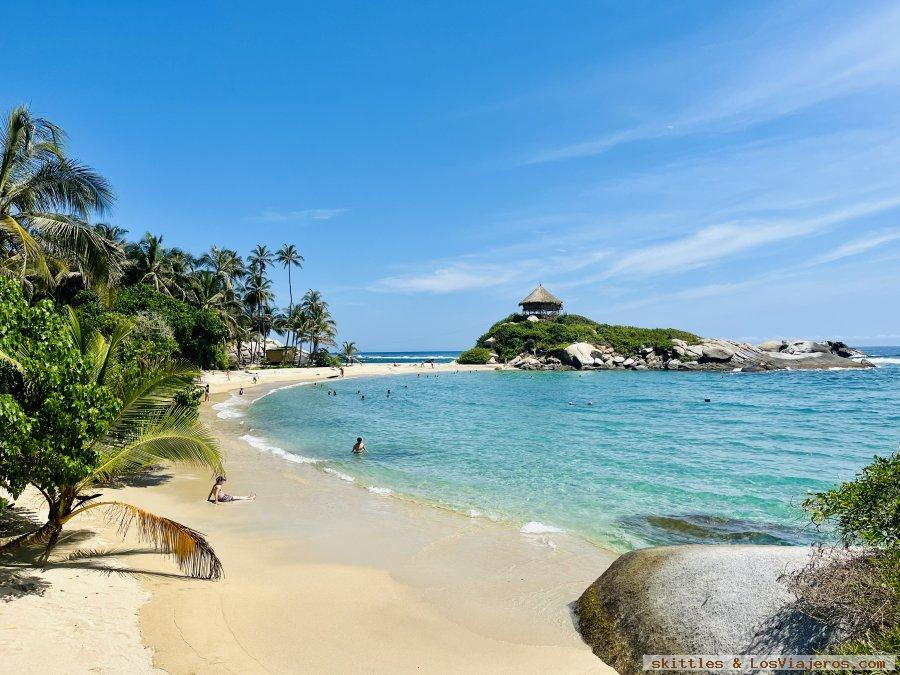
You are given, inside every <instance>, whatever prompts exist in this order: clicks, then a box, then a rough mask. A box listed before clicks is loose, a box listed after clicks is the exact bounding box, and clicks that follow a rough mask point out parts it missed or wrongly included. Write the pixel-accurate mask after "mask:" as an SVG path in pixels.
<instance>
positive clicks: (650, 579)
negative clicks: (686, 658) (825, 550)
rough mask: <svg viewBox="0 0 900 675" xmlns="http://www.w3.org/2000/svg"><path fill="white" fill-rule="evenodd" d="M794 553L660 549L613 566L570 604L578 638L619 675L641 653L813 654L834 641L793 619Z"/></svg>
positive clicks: (797, 560) (798, 616)
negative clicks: (789, 581)
mask: <svg viewBox="0 0 900 675" xmlns="http://www.w3.org/2000/svg"><path fill="white" fill-rule="evenodd" d="M809 556H810V549H808V548H805V547H795V546H728V545H721V546H719V545H717V546H703V545H696V546H666V547H659V548H646V549H641V550H638V551H633V552H631V553H627V554H625V555H623V556H621V557H620V558H618V559H617V560H616V561H615V562H614V563H613V564H612V565H611V566H610V567H609V569H608V570H606V572H604V573H603V575H602V576H601V577H600V578H599V579H597V581H595V582H594V583H593V584H591V586H589V587H588V589H587V590H586V591H585V592H584V594H583V595H582V596H581V598H579V599H578V602H577V603H576V612H577V614H578V618H579V624H580V630H581V634H582V636H583V637H584V639H585V641H586V642H587V643H588V644H589V645H590V646H591V647H592V649H593V650H594V653H595V654H596V655H597V656H599V657H600V658H601V659H603V660H604V661H605V662H606V663H608V664H609V665H611V666H613V667H614V668H615V669H616V670H617V671H619V673H622V674H628V673H642V669H643V655H644V654H648V655H649V654H814V653H816V650H817V649H821V648H824V647H826V646H827V645H829V644H833V642H834V641H835V640H838V639H840V638H841V636H839V635H837V634H835V632H834V629H832V628H829V627H826V626H824V625H823V624H821V623H818V622H816V621H814V620H813V619H811V618H809V617H808V616H806V615H804V614H802V613H801V612H799V611H798V609H797V606H796V601H795V599H794V597H793V595H792V594H791V593H790V592H789V590H788V588H787V585H786V584H785V582H784V580H783V579H782V576H783V575H785V574H786V573H789V572H792V571H794V570H797V569H799V568H801V567H802V566H803V565H805V564H806V563H807V561H808V560H809Z"/></svg>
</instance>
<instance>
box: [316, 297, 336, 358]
mask: <svg viewBox="0 0 900 675" xmlns="http://www.w3.org/2000/svg"><path fill="white" fill-rule="evenodd" d="M310 320H311V322H312V325H311V326H310V339H311V340H312V349H311V352H312V353H313V354H315V353H316V352H318V351H319V346H320V345H333V344H334V337H335V334H336V333H337V327H336V324H335V321H334V319H332V318H331V312H329V311H328V307H327V306H325V307H322V308H320V309H319V310H318V311H317V312H315V313H313V314H311V315H310Z"/></svg>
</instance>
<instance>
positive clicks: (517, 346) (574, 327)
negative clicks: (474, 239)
mask: <svg viewBox="0 0 900 675" xmlns="http://www.w3.org/2000/svg"><path fill="white" fill-rule="evenodd" d="M489 338H494V342H492V343H491V344H486V341H487V340H488V339H489ZM672 338H678V339H681V340H684V341H685V342H687V343H689V344H693V343H697V342H699V341H700V338H699V337H698V336H696V335H694V334H693V333H688V332H687V331H683V330H678V329H676V328H636V327H635V326H613V325H610V324H607V323H597V322H596V321H592V320H591V319H588V318H587V317H584V316H579V315H577V314H562V315H560V316H559V318H557V319H556V320H548V321H534V322H532V321H526V319H525V315H524V314H510V315H509V316H508V317H506V318H505V319H503V320H502V321H498V322H497V323H495V324H494V325H493V326H491V327H490V329H489V330H488V331H487V332H486V333H485V334H484V335H482V336H481V337H480V338H478V342H477V343H476V345H475V347H473V348H472V349H469V350H467V351H465V352H463V353H462V354H461V355H460V358H459V362H460V363H487V361H488V359H489V358H490V352H491V351H494V352H496V353H497V354H498V355H499V356H500V360H501V361H508V360H509V359H512V358H514V357H515V356H518V355H519V354H521V353H522V352H526V351H528V352H535V351H536V352H537V353H538V354H541V353H543V354H554V353H556V352H560V351H562V350H563V349H565V348H566V347H568V346H569V345H570V344H572V343H573V342H590V343H592V344H604V345H609V346H610V347H612V348H613V349H615V350H616V352H617V353H619V354H623V355H630V354H635V353H637V352H638V350H640V349H641V348H642V347H654V348H656V349H670V348H671V347H672Z"/></svg>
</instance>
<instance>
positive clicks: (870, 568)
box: [792, 453, 900, 654]
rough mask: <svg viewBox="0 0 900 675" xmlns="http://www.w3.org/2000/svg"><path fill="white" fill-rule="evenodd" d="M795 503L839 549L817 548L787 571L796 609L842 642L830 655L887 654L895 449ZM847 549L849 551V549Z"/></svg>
mask: <svg viewBox="0 0 900 675" xmlns="http://www.w3.org/2000/svg"><path fill="white" fill-rule="evenodd" d="M803 507H804V508H805V509H806V510H807V512H808V513H809V514H810V517H811V519H812V522H813V524H814V525H815V526H816V527H817V528H822V527H824V528H825V532H827V533H828V534H836V535H837V536H838V537H839V539H840V542H841V544H842V549H835V548H830V547H824V548H823V549H822V550H821V551H820V553H819V555H818V556H816V557H814V559H813V563H812V564H811V565H809V566H808V567H807V568H806V569H804V570H801V571H800V572H799V573H797V574H796V575H794V577H793V579H792V588H793V590H794V592H795V593H796V594H797V596H798V599H799V601H800V603H801V607H803V608H804V611H806V612H807V613H809V614H811V615H813V616H815V617H817V618H819V619H820V620H822V621H823V622H825V623H836V624H838V625H840V627H841V628H842V629H843V632H844V634H845V635H849V636H850V638H851V639H850V640H849V641H848V642H846V643H845V644H843V645H839V646H838V647H836V648H834V647H832V648H830V649H831V650H833V651H831V652H830V653H846V654H860V653H864V654H866V653H867V654H873V653H895V652H896V650H897V648H898V645H900V453H895V454H893V455H891V456H889V457H875V458H874V459H873V461H872V463H871V464H869V465H868V466H866V467H864V468H863V469H862V471H861V472H860V473H859V474H858V475H857V476H856V478H855V479H854V480H851V481H845V482H843V483H841V484H840V485H837V486H835V487H833V488H831V489H829V490H825V491H823V492H818V493H815V494H811V495H809V496H808V497H807V498H806V499H805V500H804V502H803ZM851 547H852V548H851Z"/></svg>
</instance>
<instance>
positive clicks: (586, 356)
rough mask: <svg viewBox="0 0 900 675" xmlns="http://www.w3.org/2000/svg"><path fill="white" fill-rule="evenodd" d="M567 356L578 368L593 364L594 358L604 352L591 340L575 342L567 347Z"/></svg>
mask: <svg viewBox="0 0 900 675" xmlns="http://www.w3.org/2000/svg"><path fill="white" fill-rule="evenodd" d="M565 353H566V358H567V360H568V361H571V363H572V365H573V366H575V367H576V368H584V367H585V366H593V365H594V359H595V358H597V357H599V356H601V355H602V353H601V352H600V351H599V350H598V349H597V348H596V347H595V346H594V345H592V344H591V343H590V342H575V343H574V344H571V345H569V346H568V347H566V352H565Z"/></svg>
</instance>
